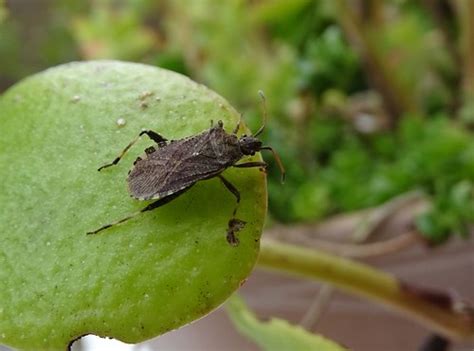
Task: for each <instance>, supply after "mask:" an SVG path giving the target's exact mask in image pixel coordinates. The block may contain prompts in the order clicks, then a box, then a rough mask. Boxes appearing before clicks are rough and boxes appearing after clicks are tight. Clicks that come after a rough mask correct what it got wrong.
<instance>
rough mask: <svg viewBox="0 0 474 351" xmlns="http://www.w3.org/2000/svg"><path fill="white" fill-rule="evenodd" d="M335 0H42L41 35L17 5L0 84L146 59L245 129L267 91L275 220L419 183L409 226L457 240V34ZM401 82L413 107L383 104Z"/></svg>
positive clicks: (461, 219)
mask: <svg viewBox="0 0 474 351" xmlns="http://www.w3.org/2000/svg"><path fill="white" fill-rule="evenodd" d="M31 3H32V4H33V3H35V2H34V1H33V0H32V1H31ZM337 3H341V1H334V2H329V1H324V2H322V1H312V0H297V1H284V0H274V1H257V2H253V1H244V0H228V1H217V0H202V1H192V2H191V1H185V0H174V1H171V0H163V1H156V0H139V1H133V2H126V1H120V0H95V1H92V0H91V1H85V2H72V1H67V0H55V1H53V0H51V1H49V2H47V3H46V5H43V8H41V11H39V14H38V16H37V20H36V25H41V27H42V28H43V31H45V32H46V33H47V35H36V36H35V35H32V34H31V32H30V31H29V30H27V28H28V25H29V23H28V20H29V18H30V17H29V16H28V11H30V12H31V11H33V10H32V9H29V10H28V9H25V6H23V7H22V6H19V5H15V6H11V8H10V9H9V12H10V15H9V16H8V18H7V19H6V20H4V21H3V22H2V20H1V19H2V18H3V17H4V16H5V15H4V14H5V13H6V12H5V10H0V39H1V40H0V67H1V68H0V83H1V86H3V87H6V86H8V85H10V84H11V83H13V82H14V81H16V80H18V79H20V78H22V77H24V76H25V75H27V74H30V73H31V72H33V71H37V70H40V69H41V68H43V67H48V66H51V65H55V64H57V63H60V62H66V61H70V60H77V59H97V58H114V59H124V60H133V61H139V62H145V63H151V64H155V65H158V66H161V67H164V68H169V69H172V70H175V71H178V72H181V73H183V74H186V75H188V76H190V77H191V78H193V79H195V80H197V81H200V82H203V83H204V84H206V85H208V86H210V87H211V88H212V89H214V90H216V91H217V92H219V93H220V94H221V95H223V96H226V97H227V98H228V99H229V101H230V102H231V103H232V104H233V105H234V106H235V107H236V108H237V109H238V110H240V111H241V112H242V113H243V114H244V118H245V120H246V121H247V123H248V124H249V126H250V127H251V129H252V130H256V129H257V128H258V127H259V125H260V123H261V106H260V103H259V100H258V95H257V91H258V90H259V89H262V90H263V91H265V94H266V96H267V99H268V109H269V114H270V120H269V123H268V128H267V130H266V132H265V133H264V136H263V139H264V141H265V143H268V144H269V145H272V146H274V147H275V149H277V150H278V151H279V153H280V154H281V157H282V159H283V162H284V164H285V166H286V168H287V182H286V184H285V186H283V187H282V186H281V185H280V184H279V174H278V170H277V168H276V167H273V166H274V165H271V166H272V167H270V173H269V189H270V202H269V204H270V212H271V215H272V216H273V218H274V219H276V220H278V221H283V222H294V221H311V220H317V219H321V218H324V217H326V216H328V215H331V214H334V213H337V212H342V211H351V210H356V209H360V208H364V207H368V206H375V205H377V204H380V203H381V202H383V201H386V200H388V199H390V198H391V197H393V196H395V195H397V194H400V193H403V192H407V191H410V190H412V189H415V188H419V189H423V190H424V191H425V192H426V193H428V194H429V195H430V196H432V198H433V208H432V209H431V210H430V212H428V213H426V214H424V215H423V216H421V217H420V218H419V219H418V222H417V224H418V226H419V228H420V229H421V230H422V231H423V233H424V234H426V235H427V236H428V237H429V238H431V239H432V240H433V241H435V242H440V241H442V240H444V239H445V238H447V237H448V236H449V234H451V233H460V234H462V235H466V234H467V232H468V228H469V223H472V222H473V220H474V218H473V217H474V211H473V210H474V209H473V206H474V205H473V201H474V199H473V196H474V195H473V184H474V141H473V138H472V132H471V131H470V130H469V129H468V128H466V127H465V124H463V120H462V118H460V119H459V120H458V119H456V118H455V117H456V116H457V115H461V117H462V116H465V115H466V113H465V111H466V106H467V105H466V104H465V105H462V103H461V101H460V99H459V96H461V94H460V92H459V86H460V83H459V82H460V77H461V76H462V72H460V65H459V53H456V52H453V47H452V45H451V44H452V37H449V36H450V35H456V33H457V32H458V28H457V27H456V28H454V27H453V28H448V29H449V30H446V28H441V27H439V26H438V24H437V22H436V20H435V18H436V16H433V13H430V11H429V9H428V8H427V7H425V6H423V4H422V3H421V2H416V1H409V0H404V1H387V2H361V3H362V4H372V5H371V6H373V8H369V9H367V8H364V6H361V8H362V10H361V9H360V8H359V9H354V13H352V12H344V11H341V9H340V8H338V7H337V6H336V4H337ZM354 3H356V2H354ZM36 6H38V5H36ZM356 10H357V11H356ZM364 11H366V12H364ZM354 16H359V17H358V18H359V19H361V21H360V23H362V24H361V28H360V32H361V33H362V34H363V35H364V36H365V37H363V38H365V40H367V41H368V42H370V43H374V45H373V48H372V49H373V50H372V51H370V50H367V52H364V51H363V50H362V51H361V49H360V38H358V40H359V42H358V41H357V40H354V36H352V37H351V34H353V33H349V35H348V33H347V29H346V28H345V27H344V25H341V23H342V24H343V23H350V21H351V20H353V17H354ZM448 19H449V20H450V21H451V22H449V21H448V22H449V23H454V22H455V21H454V20H455V18H454V20H453V18H448ZM348 39H349V40H348ZM356 39H357V38H356ZM357 43H359V45H357ZM367 57H369V59H370V58H371V57H372V58H376V59H378V60H379V61H381V62H383V63H384V64H387V65H388V66H386V67H389V69H390V71H389V72H388V73H389V74H388V77H389V79H388V81H386V82H384V84H385V86H383V85H382V86H380V84H379V85H377V84H374V81H373V80H374V78H373V77H378V73H380V72H377V71H373V72H370V70H371V69H373V67H372V66H371V65H368V64H367ZM369 62H370V60H369ZM396 79H398V80H399V81H400V84H401V87H402V91H403V95H404V98H406V99H408V100H410V102H411V103H412V104H414V105H415V106H416V109H415V110H416V113H415V114H414V113H413V112H412V113H411V114H410V113H406V114H405V115H401V116H391V115H390V113H389V112H387V110H386V109H385V108H384V106H383V105H384V98H386V96H385V95H384V94H385V92H384V88H390V85H391V84H393V85H396V84H397V82H395V80H396ZM385 90H387V89H385ZM395 101H396V99H395ZM464 119H465V120H468V118H464ZM271 162H272V161H270V163H271Z"/></svg>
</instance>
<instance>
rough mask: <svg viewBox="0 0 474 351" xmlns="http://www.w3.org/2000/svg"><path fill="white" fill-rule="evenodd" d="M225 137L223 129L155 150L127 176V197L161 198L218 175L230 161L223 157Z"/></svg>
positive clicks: (212, 130)
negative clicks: (128, 195) (128, 192)
mask: <svg viewBox="0 0 474 351" xmlns="http://www.w3.org/2000/svg"><path fill="white" fill-rule="evenodd" d="M226 137H227V135H226V134H225V132H224V131H223V130H222V129H218V128H212V129H210V130H208V131H206V132H204V133H201V134H199V135H196V136H193V137H190V138H186V139H182V140H177V141H174V142H172V143H170V144H168V145H167V146H165V147H162V148H158V149H157V150H156V151H155V152H153V153H151V154H149V155H146V156H145V157H144V159H142V160H139V161H137V163H136V164H135V167H134V168H133V170H132V171H131V172H130V175H129V178H128V182H129V189H130V193H131V194H132V196H134V197H135V198H137V199H141V200H149V199H157V198H163V197H166V196H169V195H171V194H174V193H175V192H177V191H179V190H182V189H184V188H187V187H190V186H192V185H193V184H194V183H196V182H197V181H199V180H203V179H207V178H211V177H213V176H215V175H217V174H219V173H220V172H222V171H223V170H224V169H225V168H226V163H228V161H229V160H228V159H227V158H225V157H224V158H223V157H222V155H223V154H225V150H224V151H223V150H222V147H227V146H226V144H225V138H226ZM233 151H234V153H235V150H233Z"/></svg>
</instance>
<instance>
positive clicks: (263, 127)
mask: <svg viewBox="0 0 474 351" xmlns="http://www.w3.org/2000/svg"><path fill="white" fill-rule="evenodd" d="M258 95H260V98H261V99H262V109H263V124H262V126H261V127H260V129H259V130H257V132H256V133H255V134H254V135H253V136H254V137H258V136H259V135H260V134H262V132H263V130H264V129H265V125H266V124H267V100H266V99H265V94H264V93H263V91H261V90H259V91H258Z"/></svg>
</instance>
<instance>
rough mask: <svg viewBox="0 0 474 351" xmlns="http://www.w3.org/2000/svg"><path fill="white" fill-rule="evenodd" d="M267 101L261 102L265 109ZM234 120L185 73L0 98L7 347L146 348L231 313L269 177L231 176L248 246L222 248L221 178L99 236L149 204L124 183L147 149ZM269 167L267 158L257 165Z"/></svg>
mask: <svg viewBox="0 0 474 351" xmlns="http://www.w3.org/2000/svg"><path fill="white" fill-rule="evenodd" d="M257 101H258V97H256V103H257ZM238 119H239V114H238V113H237V112H236V111H235V110H234V109H233V108H232V107H231V106H230V105H229V103H228V102H227V101H225V100H224V99H223V98H221V97H220V96H218V95H217V94H216V93H214V92H212V91H210V90H209V89H208V88H206V87H204V86H203V85H200V84H197V83H195V82H193V81H191V80H190V79H188V78H186V77H184V76H181V75H179V74H176V73H173V72H170V71H166V70H163V69H159V68H156V67H151V66H146V65H141V64H132V63H124V62H116V61H94V62H78V63H71V64H66V65H62V66H59V67H55V68H52V69H49V70H47V71H44V72H42V73H39V74H36V75H34V76H31V77H29V78H27V79H25V80H23V81H21V82H20V83H18V84H16V85H15V86H14V87H12V88H11V89H9V90H8V91H7V92H6V93H5V94H4V95H3V96H1V97H0V209H1V212H0V240H1V246H0V281H1V285H0V344H5V345H8V346H11V347H14V348H17V349H20V350H65V349H67V347H68V344H69V343H70V342H71V340H73V339H75V338H78V337H79V336H81V335H85V334H95V335H99V336H110V337H114V338H117V339H120V340H122V341H125V342H129V343H135V342H140V341H143V340H146V339H149V338H152V337H154V336H157V335H160V334H162V333H165V332H167V331H169V330H172V329H175V328H178V327H180V326H182V325H184V324H186V323H189V322H191V321H193V320H195V319H197V318H200V317H202V316H204V315H206V314H207V313H209V312H210V311H211V310H213V309H214V308H216V307H218V306H219V305H220V304H222V303H223V302H224V301H225V300H226V298H227V297H228V296H230V295H231V294H232V292H234V291H235V290H236V289H237V288H238V287H239V285H240V284H242V282H243V281H244V280H245V279H246V277H247V276H248V275H249V273H250V272H251V270H252V268H253V266H254V264H255V261H256V258H257V255H258V251H259V239H260V235H261V232H262V227H263V221H264V217H265V213H266V206H267V204H266V198H267V194H266V182H265V175H264V174H263V173H262V172H260V171H259V170H258V169H235V168H234V169H228V170H226V171H225V173H224V174H225V175H226V177H227V178H228V179H229V180H230V181H231V182H232V183H234V185H235V186H236V187H237V188H238V189H239V190H240V191H241V195H242V202H241V206H240V207H239V210H238V212H237V217H238V218H239V219H242V220H244V221H246V222H247V225H246V227H245V228H244V229H243V230H242V231H241V232H240V233H239V238H240V245H239V246H237V247H232V246H231V245H229V244H228V243H227V241H226V229H227V222H228V220H229V219H230V217H231V214H232V210H233V208H234V205H235V198H234V197H233V195H232V194H231V193H230V192H229V191H227V190H226V189H225V187H224V186H223V184H222V183H221V182H220V181H219V179H209V180H206V181H202V182H199V183H197V184H196V185H195V186H194V187H193V188H191V189H190V190H189V191H188V192H186V193H184V194H183V195H181V196H180V197H178V198H177V199H175V200H173V201H172V202H170V203H169V204H167V205H165V206H163V207H160V208H159V209H157V210H154V211H152V212H148V213H144V214H142V215H140V216H138V217H136V218H134V219H133V220H130V221H129V222H126V223H124V224H122V225H120V226H116V227H113V228H110V229H108V230H106V231H104V232H102V233H100V234H98V235H95V236H89V235H86V232H87V231H90V230H94V229H96V228H98V227H100V226H101V225H103V224H106V223H108V222H110V221H114V220H117V219H120V218H122V217H124V216H126V215H128V214H131V213H133V212H135V211H138V210H140V209H141V208H143V207H144V206H146V205H147V204H148V203H149V202H144V201H138V200H135V199H133V198H131V197H130V196H129V194H128V191H127V184H126V177H127V173H128V170H129V169H130V168H131V167H132V164H133V161H134V160H135V159H136V157H137V156H139V155H141V154H143V150H144V149H145V148H146V147H147V146H150V145H152V144H153V142H151V141H150V140H149V139H147V138H146V137H142V138H141V139H140V141H139V142H138V143H137V144H136V145H135V146H133V147H132V149H131V150H130V151H129V153H128V154H127V155H126V156H125V157H124V159H123V160H122V161H121V162H120V163H119V164H118V165H117V166H115V167H111V168H108V169H106V170H103V171H102V172H98V171H97V168H98V167H99V166H101V165H102V164H104V163H107V162H110V161H112V160H113V159H114V158H115V157H116V156H117V155H118V154H119V152H120V151H121V150H122V149H123V148H124V147H125V146H126V145H127V144H128V143H129V142H130V141H131V140H132V139H133V138H134V137H136V136H137V134H138V133H139V132H140V131H141V130H142V129H152V130H155V131H157V132H159V133H160V134H162V135H163V136H164V137H166V138H168V139H179V138H183V137H186V136H189V135H193V134H197V133H199V132H202V131H204V130H206V129H208V128H209V126H210V123H211V120H214V122H216V121H218V120H222V121H223V122H224V127H225V129H226V130H227V131H228V132H230V131H232V129H233V128H234V127H235V125H236V124H237V122H238ZM254 160H260V156H256V157H254Z"/></svg>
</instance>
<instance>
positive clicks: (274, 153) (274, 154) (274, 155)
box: [260, 146, 286, 184]
mask: <svg viewBox="0 0 474 351" xmlns="http://www.w3.org/2000/svg"><path fill="white" fill-rule="evenodd" d="M260 150H268V151H271V153H272V154H273V158H274V159H275V161H276V163H277V165H278V168H280V173H281V183H282V184H283V183H284V182H285V174H286V172H285V167H283V163H281V159H280V156H278V154H277V152H276V151H275V150H273V148H271V147H270V146H262V147H261V148H260Z"/></svg>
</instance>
